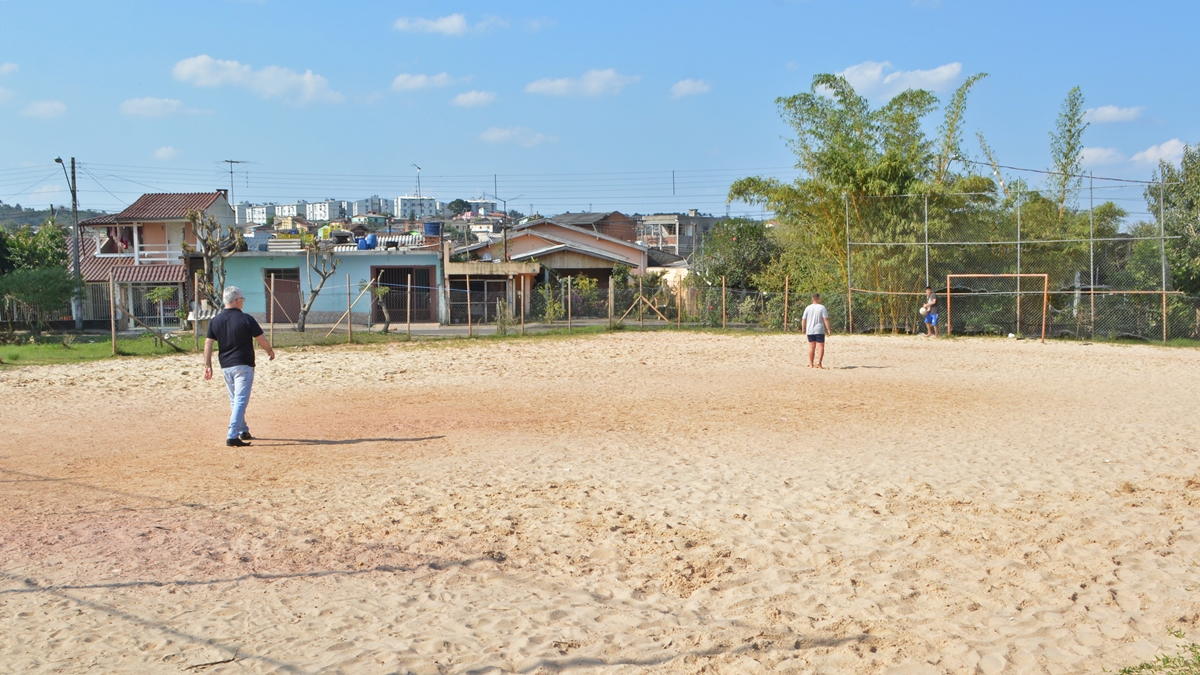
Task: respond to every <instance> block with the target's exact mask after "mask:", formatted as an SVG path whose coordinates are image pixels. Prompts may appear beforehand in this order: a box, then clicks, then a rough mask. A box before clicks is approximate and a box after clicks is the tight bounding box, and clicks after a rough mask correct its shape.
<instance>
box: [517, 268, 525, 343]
mask: <svg viewBox="0 0 1200 675" xmlns="http://www.w3.org/2000/svg"><path fill="white" fill-rule="evenodd" d="M517 297H518V298H519V299H520V303H521V335H524V334H525V276H524V275H522V276H521V291H520V293H519V294H518V295H517Z"/></svg>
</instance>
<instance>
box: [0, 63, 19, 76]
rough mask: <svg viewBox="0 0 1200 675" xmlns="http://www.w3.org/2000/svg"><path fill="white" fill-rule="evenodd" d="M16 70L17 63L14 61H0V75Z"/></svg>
mask: <svg viewBox="0 0 1200 675" xmlns="http://www.w3.org/2000/svg"><path fill="white" fill-rule="evenodd" d="M15 72H17V64H15V63H0V75H8V74H10V73H15Z"/></svg>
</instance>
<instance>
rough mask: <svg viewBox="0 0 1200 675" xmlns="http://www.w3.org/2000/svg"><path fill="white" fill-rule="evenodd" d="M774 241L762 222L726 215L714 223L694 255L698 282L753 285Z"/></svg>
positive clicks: (768, 262) (768, 256)
mask: <svg viewBox="0 0 1200 675" xmlns="http://www.w3.org/2000/svg"><path fill="white" fill-rule="evenodd" d="M776 248H777V247H776V244H775V242H774V241H773V240H772V239H771V236H770V234H769V233H768V232H767V228H766V225H764V224H763V223H762V221H758V220H751V219H749V218H728V219H726V220H722V221H720V222H718V223H717V224H716V225H715V226H713V229H712V232H710V233H709V235H708V236H707V237H705V239H704V247H703V249H702V250H701V252H700V255H699V256H697V258H696V265H695V268H696V274H697V276H698V278H699V279H700V281H703V282H706V283H708V284H712V285H714V286H717V285H720V283H721V278H722V277H724V278H725V284H726V285H727V286H728V287H729V288H753V287H754V280H755V277H756V276H757V275H758V274H760V273H762V272H763V270H764V269H766V267H767V265H769V264H770V263H771V258H772V256H773V255H774V254H775V252H776Z"/></svg>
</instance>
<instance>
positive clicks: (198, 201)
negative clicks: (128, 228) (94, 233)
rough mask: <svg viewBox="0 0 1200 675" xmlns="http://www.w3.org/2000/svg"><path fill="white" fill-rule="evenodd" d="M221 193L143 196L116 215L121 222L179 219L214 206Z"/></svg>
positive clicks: (170, 193)
mask: <svg viewBox="0 0 1200 675" xmlns="http://www.w3.org/2000/svg"><path fill="white" fill-rule="evenodd" d="M221 196H223V193H221V192H219V191H218V192H163V193H155V194H147V195H142V196H141V197H139V198H138V200H137V201H136V202H134V203H133V204H131V205H130V206H129V208H127V209H125V210H124V211H122V212H120V213H118V214H116V216H115V218H116V220H117V221H119V222H128V221H132V220H157V219H179V218H184V217H186V216H187V214H188V211H203V210H205V209H207V208H208V207H210V206H212V203H213V202H215V201H216V200H217V198H218V197H221Z"/></svg>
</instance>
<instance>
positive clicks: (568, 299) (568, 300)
mask: <svg viewBox="0 0 1200 675" xmlns="http://www.w3.org/2000/svg"><path fill="white" fill-rule="evenodd" d="M567 332H568V333H570V332H571V277H567Z"/></svg>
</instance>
